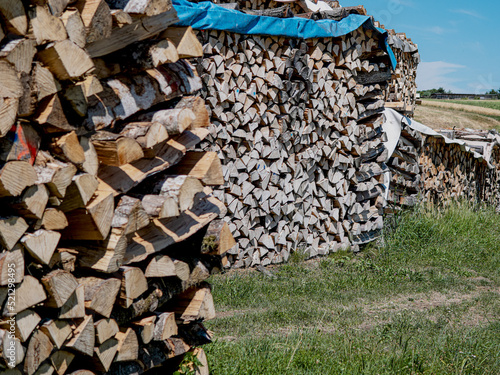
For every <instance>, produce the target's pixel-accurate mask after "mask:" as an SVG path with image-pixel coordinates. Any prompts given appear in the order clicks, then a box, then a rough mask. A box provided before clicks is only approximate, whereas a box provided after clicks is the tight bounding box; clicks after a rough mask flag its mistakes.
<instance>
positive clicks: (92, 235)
mask: <svg viewBox="0 0 500 375" xmlns="http://www.w3.org/2000/svg"><path fill="white" fill-rule="evenodd" d="M113 208H114V199H113V194H112V193H110V192H101V191H97V192H96V195H95V197H94V198H93V199H92V200H91V201H90V202H89V203H88V204H87V206H86V208H84V209H83V208H79V209H76V210H73V211H70V212H67V213H66V217H67V219H68V223H69V226H68V228H66V229H65V230H64V231H63V233H62V234H63V238H64V239H71V240H104V239H105V238H106V237H107V236H108V233H109V231H110V229H111V222H112V220H113Z"/></svg>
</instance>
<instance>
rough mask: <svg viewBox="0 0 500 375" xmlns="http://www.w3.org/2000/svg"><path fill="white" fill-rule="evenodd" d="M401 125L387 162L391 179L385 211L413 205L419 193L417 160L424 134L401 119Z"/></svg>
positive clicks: (419, 181)
mask: <svg viewBox="0 0 500 375" xmlns="http://www.w3.org/2000/svg"><path fill="white" fill-rule="evenodd" d="M401 126H402V130H401V135H400V137H399V141H398V144H397V146H396V150H395V151H394V153H393V154H392V156H391V158H390V159H389V161H388V162H387V166H388V167H389V170H390V171H391V181H390V185H389V196H388V203H389V205H388V207H387V208H386V212H392V211H393V210H398V209H400V208H403V207H411V206H414V205H415V204H417V203H418V202H419V198H420V195H421V188H422V184H421V182H422V171H421V166H420V164H419V161H420V156H421V152H422V142H423V139H424V136H422V134H421V133H420V132H418V131H416V130H414V129H412V128H411V127H410V126H409V125H408V124H407V123H406V121H402V122H401Z"/></svg>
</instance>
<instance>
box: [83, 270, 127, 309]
mask: <svg viewBox="0 0 500 375" xmlns="http://www.w3.org/2000/svg"><path fill="white" fill-rule="evenodd" d="M78 281H79V282H80V283H81V284H83V285H84V286H85V307H86V308H87V309H89V310H92V311H94V312H96V313H98V314H100V315H102V316H104V317H106V318H109V316H110V315H111V310H113V305H114V303H115V299H116V296H117V294H118V291H119V290H120V286H121V281H120V280H119V279H114V278H110V279H100V278H97V277H93V276H90V277H82V278H80V279H78Z"/></svg>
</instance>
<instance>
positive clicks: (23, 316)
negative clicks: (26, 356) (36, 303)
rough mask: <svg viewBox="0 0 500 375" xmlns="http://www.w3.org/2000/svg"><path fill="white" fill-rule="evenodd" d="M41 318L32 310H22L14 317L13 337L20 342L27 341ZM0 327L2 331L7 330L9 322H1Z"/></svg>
mask: <svg viewBox="0 0 500 375" xmlns="http://www.w3.org/2000/svg"><path fill="white" fill-rule="evenodd" d="M41 320H42V318H40V315H38V314H37V313H36V312H34V311H33V310H24V311H22V312H20V313H19V314H17V315H16V319H15V323H14V328H15V335H16V337H17V338H18V339H19V340H20V341H21V342H25V341H28V338H29V337H30V336H31V333H32V332H33V330H34V329H35V327H36V326H37V325H38V323H40V321H41ZM0 327H2V328H3V329H6V330H9V329H10V323H9V320H7V321H3V322H2V323H0Z"/></svg>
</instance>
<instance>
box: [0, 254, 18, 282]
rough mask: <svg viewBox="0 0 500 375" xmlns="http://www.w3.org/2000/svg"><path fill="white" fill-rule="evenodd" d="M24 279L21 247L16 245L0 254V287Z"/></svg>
mask: <svg viewBox="0 0 500 375" xmlns="http://www.w3.org/2000/svg"><path fill="white" fill-rule="evenodd" d="M23 279H24V256H23V251H22V247H21V246H20V245H16V246H15V247H14V248H13V249H11V250H4V251H3V252H2V253H1V254H0V285H2V286H4V285H8V284H13V283H14V284H17V283H20V282H22V281H23Z"/></svg>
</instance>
